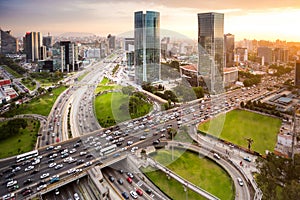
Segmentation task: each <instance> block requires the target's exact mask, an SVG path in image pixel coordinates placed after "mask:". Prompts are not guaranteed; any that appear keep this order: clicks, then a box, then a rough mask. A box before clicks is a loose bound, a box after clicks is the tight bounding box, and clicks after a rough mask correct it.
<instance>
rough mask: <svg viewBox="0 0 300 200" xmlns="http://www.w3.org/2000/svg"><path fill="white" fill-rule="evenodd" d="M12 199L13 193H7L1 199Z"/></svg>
mask: <svg viewBox="0 0 300 200" xmlns="http://www.w3.org/2000/svg"><path fill="white" fill-rule="evenodd" d="M14 197H15V193H8V194H6V195H4V196H2V199H3V200H6V199H14Z"/></svg>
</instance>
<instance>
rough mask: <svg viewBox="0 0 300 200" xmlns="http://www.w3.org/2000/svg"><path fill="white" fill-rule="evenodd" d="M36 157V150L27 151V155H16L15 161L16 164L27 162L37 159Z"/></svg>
mask: <svg viewBox="0 0 300 200" xmlns="http://www.w3.org/2000/svg"><path fill="white" fill-rule="evenodd" d="M38 155H39V152H38V150H33V151H29V152H27V153H23V154H20V155H18V156H17V158H16V161H17V163H18V162H21V161H24V160H28V159H30V158H34V157H37V156H38Z"/></svg>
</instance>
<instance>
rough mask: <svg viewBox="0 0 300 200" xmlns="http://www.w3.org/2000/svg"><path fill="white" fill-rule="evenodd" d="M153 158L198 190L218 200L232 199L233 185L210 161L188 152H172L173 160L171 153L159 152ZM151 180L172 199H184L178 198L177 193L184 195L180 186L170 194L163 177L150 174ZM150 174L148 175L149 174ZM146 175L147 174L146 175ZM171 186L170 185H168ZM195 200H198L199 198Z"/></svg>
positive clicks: (222, 171) (223, 172)
mask: <svg viewBox="0 0 300 200" xmlns="http://www.w3.org/2000/svg"><path fill="white" fill-rule="evenodd" d="M153 158H154V159H155V160H157V161H158V162H159V163H161V164H163V165H165V166H167V167H168V168H169V169H170V170H172V171H174V172H175V173H176V174H178V175H179V176H181V177H183V178H185V179H187V180H188V181H190V182H192V183H193V184H195V185H197V186H199V187H200V188H202V189H204V190H206V191H208V192H210V193H211V194H213V195H215V196H217V197H219V198H220V199H224V200H225V199H228V200H230V199H234V184H233V182H232V180H231V178H230V177H229V175H228V174H227V172H226V171H225V170H224V169H223V168H221V167H220V166H219V165H217V164H215V163H214V162H213V161H211V160H210V159H206V158H202V157H199V155H198V154H196V153H192V152H189V151H180V150H174V160H172V156H171V151H167V150H160V151H158V152H157V153H156V154H153ZM151 173H152V174H153V175H151V176H153V178H151V180H152V181H153V182H154V183H155V184H158V185H159V187H161V189H163V188H162V187H165V189H166V190H163V191H165V192H166V193H167V194H168V195H170V196H171V197H172V198H174V199H184V198H181V197H179V196H178V198H177V195H179V194H178V191H179V193H184V192H183V189H182V186H181V189H180V186H178V189H175V190H174V192H172V193H171V194H169V193H168V191H170V190H171V189H169V186H170V185H168V184H169V183H167V181H165V180H163V179H162V177H163V175H160V176H159V175H156V172H151ZM151 173H150V174H151ZM147 175H148V174H147ZM170 184H171V183H170ZM196 199H200V198H199V197H198V198H196Z"/></svg>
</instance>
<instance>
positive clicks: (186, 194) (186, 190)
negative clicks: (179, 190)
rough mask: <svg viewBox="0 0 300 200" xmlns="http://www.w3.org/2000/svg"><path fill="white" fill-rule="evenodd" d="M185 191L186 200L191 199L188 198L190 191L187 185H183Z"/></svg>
mask: <svg viewBox="0 0 300 200" xmlns="http://www.w3.org/2000/svg"><path fill="white" fill-rule="evenodd" d="M183 191H184V192H185V200H188V199H189V197H188V189H187V187H186V186H185V185H183Z"/></svg>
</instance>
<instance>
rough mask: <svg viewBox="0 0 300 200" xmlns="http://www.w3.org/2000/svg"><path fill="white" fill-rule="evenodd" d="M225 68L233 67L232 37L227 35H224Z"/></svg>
mask: <svg viewBox="0 0 300 200" xmlns="http://www.w3.org/2000/svg"><path fill="white" fill-rule="evenodd" d="M224 46H225V54H226V56H225V59H226V67H232V66H233V65H234V35H232V34H230V33H228V34H225V35H224Z"/></svg>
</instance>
